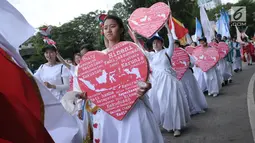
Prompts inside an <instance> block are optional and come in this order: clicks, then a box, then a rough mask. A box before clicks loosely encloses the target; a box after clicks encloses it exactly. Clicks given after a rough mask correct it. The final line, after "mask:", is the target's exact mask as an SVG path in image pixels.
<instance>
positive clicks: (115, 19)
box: [104, 15, 125, 41]
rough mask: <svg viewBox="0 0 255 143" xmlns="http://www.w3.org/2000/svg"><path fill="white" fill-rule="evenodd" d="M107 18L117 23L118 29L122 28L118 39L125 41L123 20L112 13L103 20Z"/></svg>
mask: <svg viewBox="0 0 255 143" xmlns="http://www.w3.org/2000/svg"><path fill="white" fill-rule="evenodd" d="M107 19H112V20H114V21H116V23H117V24H118V26H119V28H120V29H123V32H122V33H121V34H120V41H125V38H124V37H125V36H124V35H125V28H124V24H123V21H122V20H121V19H120V18H119V17H118V16H114V15H108V16H107V17H106V18H105V19H104V22H105V21H106V20H107Z"/></svg>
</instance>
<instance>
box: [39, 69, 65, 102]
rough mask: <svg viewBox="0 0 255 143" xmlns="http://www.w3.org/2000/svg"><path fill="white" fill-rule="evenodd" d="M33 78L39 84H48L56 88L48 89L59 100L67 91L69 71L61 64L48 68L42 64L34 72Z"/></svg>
mask: <svg viewBox="0 0 255 143" xmlns="http://www.w3.org/2000/svg"><path fill="white" fill-rule="evenodd" d="M34 76H35V77H36V78H37V79H38V80H40V81H41V82H48V83H50V84H53V85H55V86H56V89H52V88H48V89H49V90H50V92H51V93H52V94H53V95H54V96H55V97H56V98H57V99H58V100H60V99H61V98H62V96H63V95H64V94H65V92H66V91H67V90H68V89H69V86H70V83H69V76H70V74H69V71H68V69H67V68H66V67H65V66H64V65H63V64H57V65H54V66H48V65H47V64H43V65H41V66H40V67H39V69H38V70H37V71H36V73H35V74H34Z"/></svg>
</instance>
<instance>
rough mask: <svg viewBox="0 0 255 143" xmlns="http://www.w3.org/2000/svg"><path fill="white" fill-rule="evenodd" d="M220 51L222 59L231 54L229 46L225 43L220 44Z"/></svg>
mask: <svg viewBox="0 0 255 143" xmlns="http://www.w3.org/2000/svg"><path fill="white" fill-rule="evenodd" d="M218 51H219V54H220V59H223V58H225V57H226V55H227V54H228V52H229V48H228V44H226V43H225V42H219V44H218Z"/></svg>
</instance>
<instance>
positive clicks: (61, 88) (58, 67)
mask: <svg viewBox="0 0 255 143" xmlns="http://www.w3.org/2000/svg"><path fill="white" fill-rule="evenodd" d="M43 52H44V56H45V58H46V60H47V63H45V64H43V65H41V66H40V67H39V69H38V70H37V72H36V73H35V74H34V76H35V77H36V78H37V79H38V80H39V81H40V82H42V83H44V85H45V86H46V87H47V88H48V90H49V91H50V92H51V93H52V95H53V96H54V97H55V98H56V99H58V100H59V101H60V100H61V98H62V97H63V95H64V94H65V92H66V91H67V90H68V89H69V76H70V74H69V71H68V69H67V68H66V67H65V66H64V65H63V64H61V63H59V62H57V49H56V48H55V47H53V46H50V45H48V46H46V47H44V48H43ZM63 60H64V59H63ZM49 96H50V95H49ZM51 104H53V105H52V107H54V105H55V104H59V105H61V103H60V102H57V103H51ZM49 106H50V105H49ZM51 109H52V110H55V111H56V112H57V111H58V108H51ZM52 112H53V111H52ZM56 114H58V113H56ZM58 116H59V117H60V118H61V117H63V118H65V119H61V124H63V127H60V128H59V125H57V124H56V120H59V119H54V118H50V120H48V121H47V122H48V123H49V122H51V124H56V126H54V125H52V126H53V127H58V128H52V129H50V130H48V131H49V132H50V133H51V134H52V135H53V138H55V139H56V140H55V141H56V142H57V143H76V142H77V143H79V142H82V132H81V131H82V130H81V128H80V127H79V124H77V122H76V123H75V122H74V120H76V119H75V118H72V117H71V118H70V117H66V116H65V115H64V114H61V115H58ZM73 123H75V124H73ZM74 127H75V128H74ZM62 132H65V133H62ZM67 134H68V135H67ZM62 135H64V136H63V137H61V136H62Z"/></svg>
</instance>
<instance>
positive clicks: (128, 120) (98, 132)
mask: <svg viewBox="0 0 255 143" xmlns="http://www.w3.org/2000/svg"><path fill="white" fill-rule="evenodd" d="M104 35H105V46H106V48H107V49H106V50H104V51H103V52H105V53H107V52H108V51H109V50H110V49H111V48H112V47H113V46H114V45H115V44H118V43H119V42H120V41H123V38H124V25H123V22H122V20H121V19H120V18H118V17H116V16H111V15H108V16H107V17H106V18H105V20H104ZM149 85H150V84H148V83H146V87H144V88H143V87H139V89H138V94H139V96H141V98H139V99H138V101H137V102H136V104H135V105H134V107H133V108H132V109H131V111H130V112H129V113H128V114H127V115H126V117H125V118H124V119H123V120H121V121H119V120H117V119H115V118H114V117H112V116H110V115H109V114H108V113H106V112H105V111H103V110H101V109H99V108H98V107H96V106H95V105H94V104H93V103H91V104H89V108H90V109H89V110H90V111H92V113H93V114H92V116H93V117H92V118H93V125H95V126H93V142H94V143H163V142H164V141H163V137H162V135H161V132H160V129H159V127H158V124H157V123H156V120H155V116H154V115H153V113H152V111H151V109H150V103H149V101H148V97H147V95H146V94H145V93H146V92H147V91H148V90H149V88H150V86H149ZM83 98H85V99H86V97H83Z"/></svg>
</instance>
